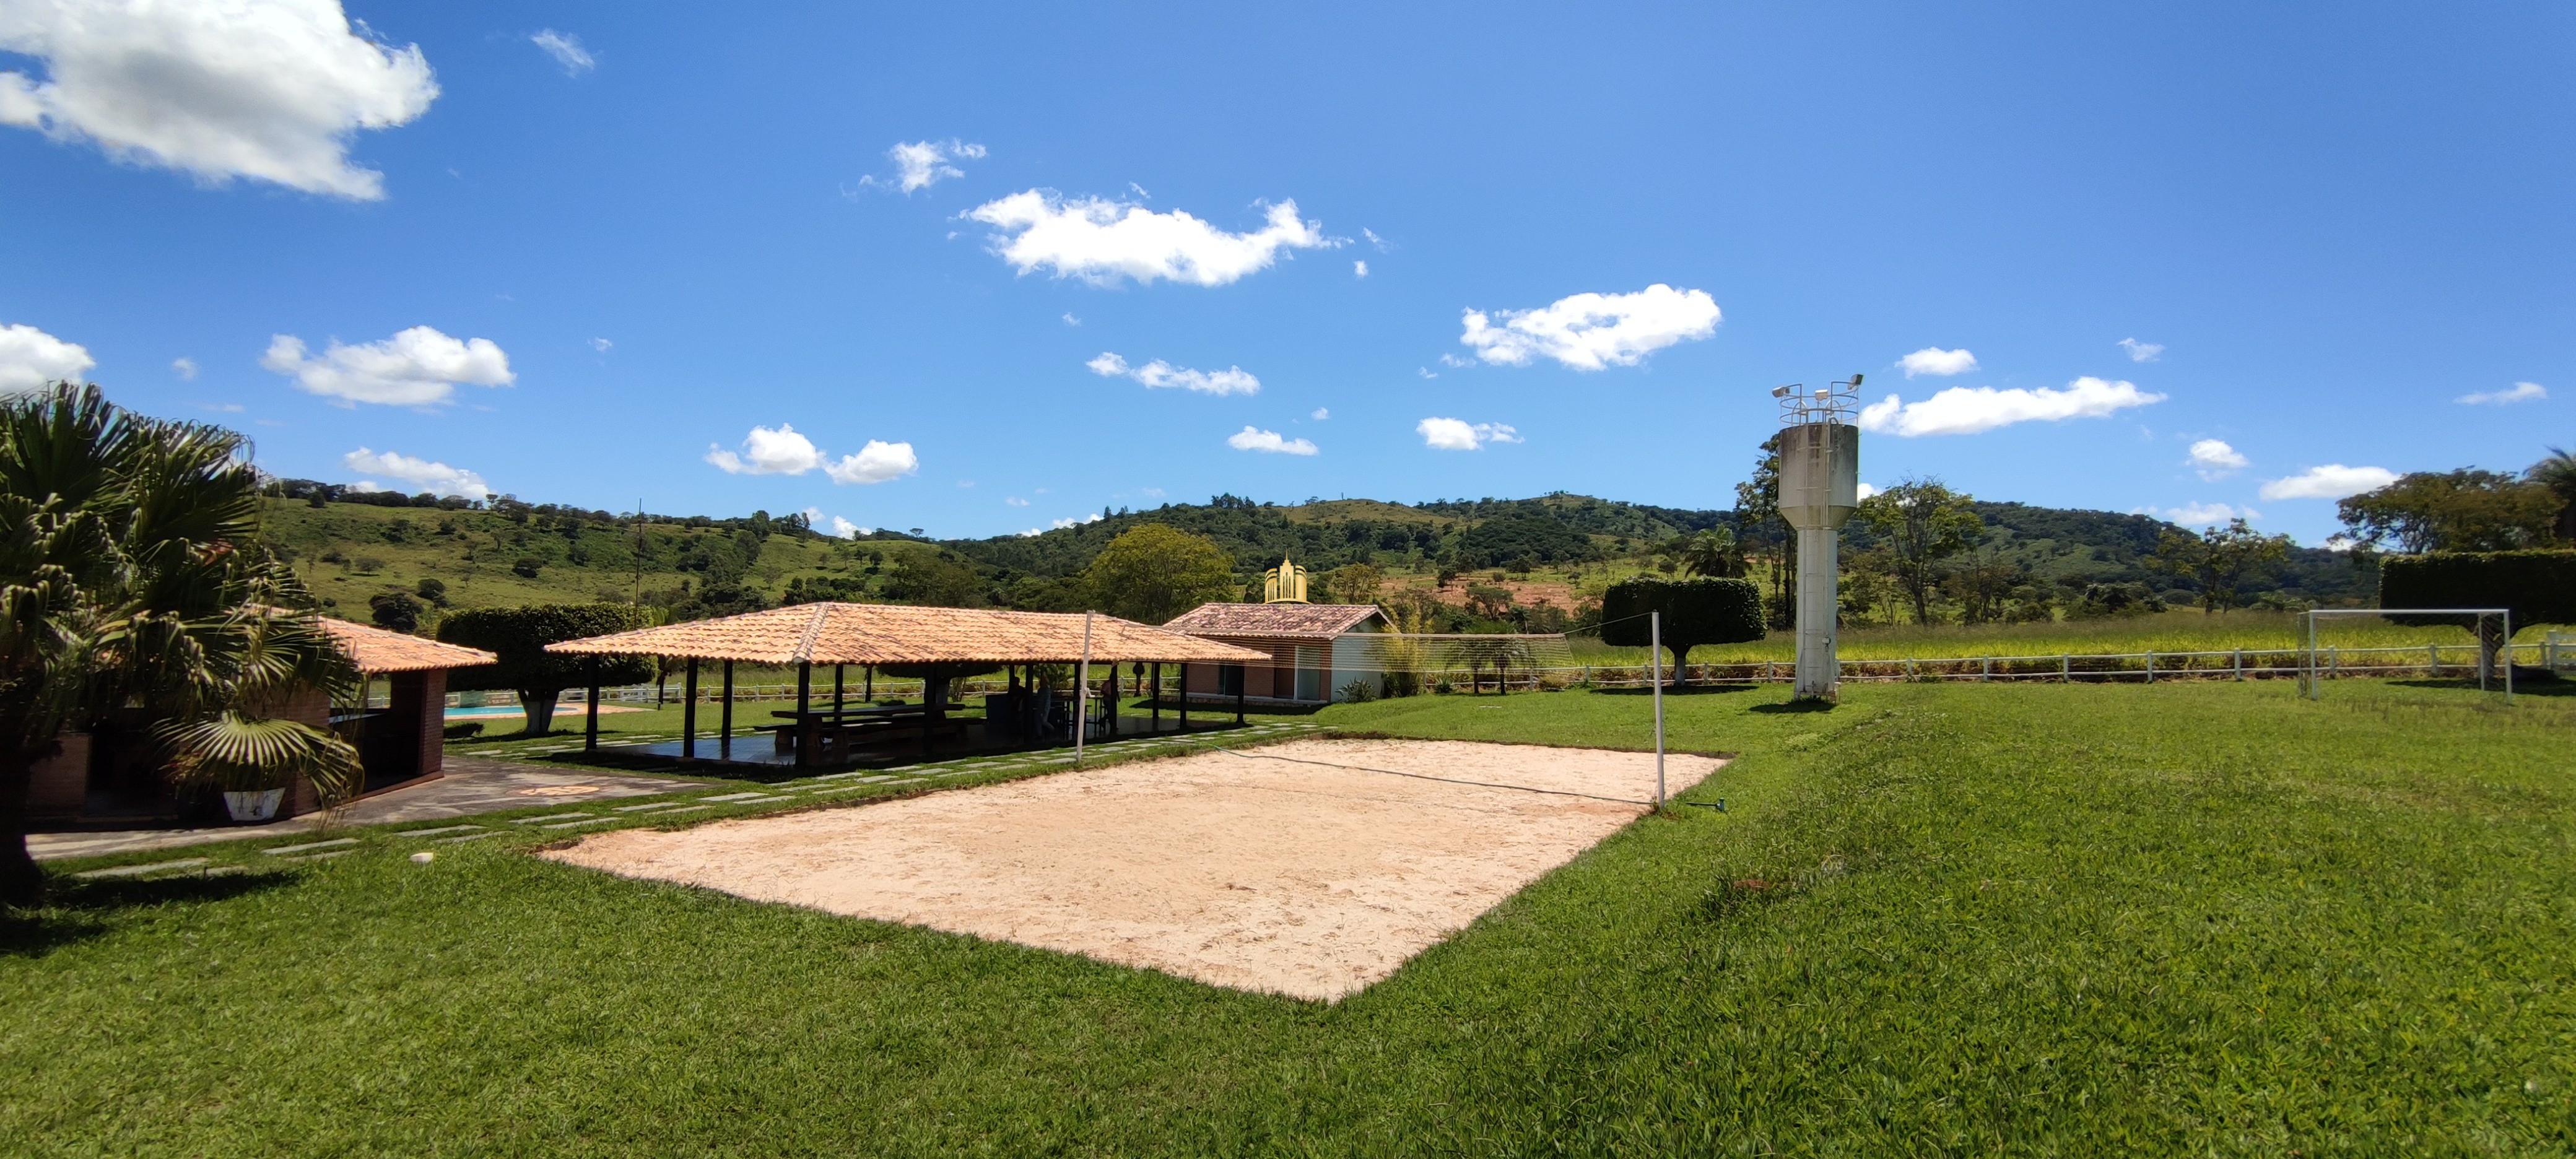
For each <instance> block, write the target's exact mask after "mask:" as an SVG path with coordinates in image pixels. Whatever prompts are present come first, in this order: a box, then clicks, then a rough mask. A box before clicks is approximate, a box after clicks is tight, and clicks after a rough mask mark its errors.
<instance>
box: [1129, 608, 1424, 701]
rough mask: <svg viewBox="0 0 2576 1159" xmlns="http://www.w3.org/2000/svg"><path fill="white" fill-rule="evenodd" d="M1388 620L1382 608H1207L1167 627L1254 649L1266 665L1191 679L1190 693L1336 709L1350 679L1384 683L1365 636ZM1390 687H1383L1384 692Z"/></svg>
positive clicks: (1187, 691)
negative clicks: (1336, 701)
mask: <svg viewBox="0 0 2576 1159" xmlns="http://www.w3.org/2000/svg"><path fill="white" fill-rule="evenodd" d="M1384 625H1385V617H1384V616H1383V615H1382V614H1381V613H1380V612H1379V611H1378V609H1377V605H1375V604H1310V603H1305V602H1302V601H1299V602H1287V601H1282V602H1278V603H1267V604H1201V605H1199V606H1198V607H1196V608H1193V609H1191V610H1189V611H1187V612H1183V613H1181V614H1180V616H1178V617H1177V618H1175V619H1173V620H1172V621H1171V622H1170V623H1167V624H1165V625H1163V627H1164V628H1166V629H1168V630H1170V631H1174V632H1184V633H1187V634H1189V635H1192V636H1198V637H1201V638H1203V639H1207V640H1211V641H1215V642H1218V643H1224V644H1232V645H1235V646H1237V647H1241V648H1249V649H1252V650H1255V651H1258V652H1260V653H1261V656H1262V659H1261V662H1260V663H1258V664H1256V665H1248V666H1243V667H1240V668H1230V669H1220V670H1216V671H1211V672H1206V673H1202V674H1200V678H1199V679H1198V680H1197V681H1195V682H1193V681H1190V680H1187V679H1184V680H1183V682H1182V687H1183V689H1184V698H1185V699H1186V697H1187V696H1188V695H1208V696H1231V697H1235V698H1238V699H1240V698H1244V697H1255V698H1259V699H1263V700H1270V701H1288V702H1292V703H1298V704H1324V703H1329V702H1330V701H1331V700H1332V699H1333V698H1334V697H1335V696H1337V695H1339V690H1340V689H1341V687H1342V686H1343V685H1344V684H1345V683H1346V682H1347V681H1348V680H1351V679H1356V680H1361V681H1383V679H1384V674H1383V673H1381V672H1379V671H1378V662H1377V661H1376V660H1375V654H1374V653H1373V652H1372V651H1371V650H1370V649H1369V648H1368V647H1367V643H1366V638H1367V637H1368V636H1370V635H1373V634H1375V632H1377V631H1379V630H1381V629H1382V628H1383V627H1384ZM1382 690H1383V689H1381V691H1382Z"/></svg>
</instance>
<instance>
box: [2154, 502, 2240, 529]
mask: <svg viewBox="0 0 2576 1159" xmlns="http://www.w3.org/2000/svg"><path fill="white" fill-rule="evenodd" d="M2142 514H2147V515H2153V516H2155V517H2156V518H2158V519H2162V520H2165V521H2166V522H2168V523H2179V524H2181V525H2183V526H2185V527H2216V526H2219V525H2221V524H2224V523H2226V522H2228V521H2229V520H2233V519H2244V520H2247V521H2249V522H2250V521H2252V520H2256V519H2261V518H2262V517H2263V513H2262V512H2259V511H2256V510H2254V509H2253V508H2251V507H2244V508H2237V507H2230V506H2228V505H2227V504H2224V503H2185V504H2183V505H2182V506H2180V507H2165V508H2155V507H2149V508H2147V509H2146V510H2145V511H2144V512H2142Z"/></svg>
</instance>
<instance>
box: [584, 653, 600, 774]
mask: <svg viewBox="0 0 2576 1159" xmlns="http://www.w3.org/2000/svg"><path fill="white" fill-rule="evenodd" d="M588 668H589V669H590V671H589V672H588V673H587V675H588V676H589V677H590V688H589V690H588V691H589V695H587V696H585V697H583V698H582V705H581V707H582V714H581V715H582V722H581V751H583V752H586V753H593V752H598V751H599V657H597V656H593V657H591V658H590V663H589V665H588Z"/></svg>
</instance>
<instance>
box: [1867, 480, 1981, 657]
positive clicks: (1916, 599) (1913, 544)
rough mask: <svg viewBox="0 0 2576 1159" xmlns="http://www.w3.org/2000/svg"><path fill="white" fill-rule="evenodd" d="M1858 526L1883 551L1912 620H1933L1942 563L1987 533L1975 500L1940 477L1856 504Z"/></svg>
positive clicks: (1906, 484)
mask: <svg viewBox="0 0 2576 1159" xmlns="http://www.w3.org/2000/svg"><path fill="white" fill-rule="evenodd" d="M1858 514H1859V515H1860V519H1861V522H1862V523H1863V524H1865V525H1866V526H1868V528H1869V529H1870V530H1871V531H1872V532H1875V533H1876V534H1877V535H1878V537H1879V540H1880V543H1881V545H1882V546H1884V547H1885V548H1886V549H1887V561H1888V578H1890V579H1893V580H1895V581H1896V586H1897V587H1899V588H1902V589H1904V592H1905V596H1906V598H1907V599H1908V600H1909V601H1911V602H1912V604H1913V605H1914V622H1915V623H1918V624H1928V623H1931V622H1932V592H1933V590H1934V589H1935V588H1937V587H1939V586H1940V583H1941V561H1943V560H1946V559H1948V558H1950V557H1951V556H1954V555H1957V554H1959V553H1960V552H1962V551H1966V550H1967V549H1968V547H1969V545H1971V544H1973V543H1975V542H1976V541H1977V539H1978V537H1979V536H1980V535H1981V534H1982V533H1983V532H1984V531H1985V527H1986V525H1985V522H1984V521H1983V520H1981V519H1978V518H1977V511H1976V505H1975V501H1974V500H1972V499H1970V498H1969V497H1967V496H1965V495H1962V494H1959V493H1958V492H1956V491H1952V490H1951V489H1949V488H1948V487H1945V486H1943V485H1942V484H1941V481H1940V480H1939V479H1911V478H1909V479H1907V480H1905V481H1904V482H1902V483H1898V484H1897V485H1895V486H1893V487H1890V488H1888V489H1887V490H1885V491H1881V492H1879V493H1878V494H1876V495H1872V496H1870V497H1869V498H1867V499H1863V500H1861V501H1860V511H1859V513H1858Z"/></svg>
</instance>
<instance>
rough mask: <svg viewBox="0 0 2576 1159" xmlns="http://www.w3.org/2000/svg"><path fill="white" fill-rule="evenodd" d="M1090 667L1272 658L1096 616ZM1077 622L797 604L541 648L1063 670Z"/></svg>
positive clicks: (1044, 615)
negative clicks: (1030, 666) (1096, 664)
mask: <svg viewBox="0 0 2576 1159" xmlns="http://www.w3.org/2000/svg"><path fill="white" fill-rule="evenodd" d="M1090 619H1091V650H1090V655H1091V658H1092V660H1094V661H1096V662H1100V663H1109V662H1113V661H1140V662H1141V661H1160V662H1171V661H1179V662H1189V663H1197V662H1207V663H1230V664H1240V663H1244V662H1246V661H1259V660H1267V659H1269V657H1268V656H1266V655H1264V654H1262V653H1259V652H1254V651H1251V650H1249V649H1245V648H1237V647H1234V646H1232V645H1229V644H1220V643H1217V642H1216V641H1214V640H1202V639H1199V638H1198V637H1196V636H1190V635H1185V634H1183V633H1180V632H1167V631H1164V630H1162V629H1160V628H1153V627H1148V626H1146V625H1144V624H1139V623H1136V622H1135V621H1133V620H1122V619H1119V618H1118V617H1116V616H1103V615H1093V616H1092V617H1090ZM1082 633H1083V616H1082V615H1081V614H1079V613H1060V612H1005V611H995V610H991V609H985V608H916V607H908V606H901V605H895V604H837V603H822V604H798V605H795V606H792V607H785V608H773V609H771V610H769V611H765V612H745V613H743V614H742V615H739V616H725V617H723V618H721V619H714V620H692V621H690V622H688V623H685V624H665V625H663V626H661V627H658V628H642V629H638V630H636V631H632V632H618V633H615V634H612V635H607V636H593V637H591V638H589V639H586V640H567V641H564V642H563V643H560V644H548V645H546V651H549V652H557V653H567V654H572V655H598V656H674V657H696V658H697V659H701V660H739V661H745V662H749V663H753V664H795V663H799V662H810V663H815V664H880V665H882V664H1065V663H1071V662H1073V661H1075V660H1079V659H1081V658H1082V655H1083V643H1082Z"/></svg>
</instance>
